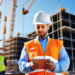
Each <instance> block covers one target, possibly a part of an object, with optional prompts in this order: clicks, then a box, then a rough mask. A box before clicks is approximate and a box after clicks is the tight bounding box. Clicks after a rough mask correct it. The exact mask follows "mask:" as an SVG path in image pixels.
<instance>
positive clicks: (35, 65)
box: [30, 62, 40, 70]
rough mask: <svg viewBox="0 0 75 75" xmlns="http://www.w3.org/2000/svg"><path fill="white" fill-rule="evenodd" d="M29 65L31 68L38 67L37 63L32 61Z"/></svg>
mask: <svg viewBox="0 0 75 75" xmlns="http://www.w3.org/2000/svg"><path fill="white" fill-rule="evenodd" d="M30 66H31V69H32V70H36V69H38V68H39V67H40V65H39V64H37V63H35V64H34V63H33V62H31V64H30Z"/></svg>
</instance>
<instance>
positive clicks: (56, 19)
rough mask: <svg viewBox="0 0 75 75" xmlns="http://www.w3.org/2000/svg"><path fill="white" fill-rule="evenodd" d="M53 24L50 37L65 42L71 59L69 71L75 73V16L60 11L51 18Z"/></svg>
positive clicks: (62, 10)
mask: <svg viewBox="0 0 75 75" xmlns="http://www.w3.org/2000/svg"><path fill="white" fill-rule="evenodd" d="M50 18H51V20H52V24H51V26H50V30H49V36H50V37H51V38H54V39H59V40H63V44H64V47H65V49H66V51H67V53H68V55H69V57H70V67H69V71H75V15H73V14H70V13H68V12H66V11H65V8H61V7H60V9H59V12H58V13H57V14H55V15H52V16H51V17H50Z"/></svg>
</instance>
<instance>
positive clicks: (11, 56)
mask: <svg viewBox="0 0 75 75" xmlns="http://www.w3.org/2000/svg"><path fill="white" fill-rule="evenodd" d="M29 40H30V38H28V37H26V38H23V37H19V36H17V37H14V38H12V39H11V46H9V44H10V42H9V40H7V41H6V43H5V56H6V59H7V62H8V66H7V71H8V72H10V71H14V72H19V69H18V65H17V64H18V60H19V58H20V55H21V51H22V48H23V46H24V42H26V41H29ZM9 47H10V51H9Z"/></svg>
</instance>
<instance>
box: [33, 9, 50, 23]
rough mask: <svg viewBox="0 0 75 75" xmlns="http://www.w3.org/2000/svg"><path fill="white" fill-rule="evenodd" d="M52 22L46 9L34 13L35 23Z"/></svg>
mask: <svg viewBox="0 0 75 75" xmlns="http://www.w3.org/2000/svg"><path fill="white" fill-rule="evenodd" d="M49 23H51V20H50V16H49V14H48V13H46V12H45V11H43V10H42V11H39V12H37V13H36V14H35V15H34V19H33V24H49Z"/></svg>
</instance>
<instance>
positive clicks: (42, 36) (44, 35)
mask: <svg viewBox="0 0 75 75" xmlns="http://www.w3.org/2000/svg"><path fill="white" fill-rule="evenodd" d="M42 33H44V32H42ZM46 35H47V32H45V33H44V34H43V35H38V36H39V37H40V38H45V37H46Z"/></svg>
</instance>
